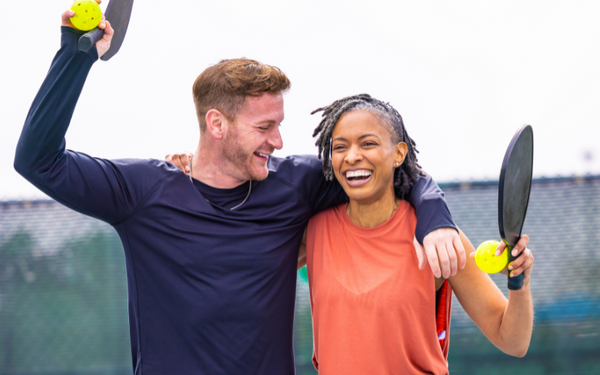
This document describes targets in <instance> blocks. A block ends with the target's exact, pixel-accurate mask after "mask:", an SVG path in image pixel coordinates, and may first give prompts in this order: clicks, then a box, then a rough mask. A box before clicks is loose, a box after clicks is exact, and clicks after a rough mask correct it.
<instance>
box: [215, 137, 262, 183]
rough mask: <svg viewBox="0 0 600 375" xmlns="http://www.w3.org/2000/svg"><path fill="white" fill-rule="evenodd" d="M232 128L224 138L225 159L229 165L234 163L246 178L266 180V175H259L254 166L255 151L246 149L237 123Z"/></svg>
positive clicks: (234, 166) (236, 168)
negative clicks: (236, 126) (236, 125)
mask: <svg viewBox="0 0 600 375" xmlns="http://www.w3.org/2000/svg"><path fill="white" fill-rule="evenodd" d="M230 129H231V130H230V131H229V132H228V134H227V137H226V138H225V139H224V140H223V142H224V146H225V148H224V150H223V156H224V157H225V160H227V162H228V163H229V165H232V166H233V168H235V170H237V172H239V173H240V174H241V175H242V176H243V177H244V178H245V179H246V180H253V181H260V180H264V179H265V178H266V176H264V177H263V176H260V175H257V174H256V173H255V172H254V170H253V168H252V167H253V165H252V161H253V155H254V151H247V150H245V149H244V147H243V145H242V142H241V141H240V137H239V134H238V131H237V129H236V128H235V125H234V127H231V128H230Z"/></svg>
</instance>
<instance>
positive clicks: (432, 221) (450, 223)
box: [415, 195, 458, 244]
mask: <svg viewBox="0 0 600 375" xmlns="http://www.w3.org/2000/svg"><path fill="white" fill-rule="evenodd" d="M416 215H417V226H416V228H415V237H416V238H417V241H419V243H420V244H423V240H424V239H425V236H427V235H428V234H429V233H430V232H432V231H434V230H436V229H439V228H454V229H455V230H456V231H458V229H457V227H456V224H455V223H454V220H453V219H452V215H451V214H450V209H448V205H447V204H446V200H445V199H444V198H443V197H442V196H439V195H435V196H429V197H425V198H424V199H423V200H422V201H421V203H420V204H419V207H418V208H417V210H416Z"/></svg>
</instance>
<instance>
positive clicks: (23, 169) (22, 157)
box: [13, 147, 35, 180]
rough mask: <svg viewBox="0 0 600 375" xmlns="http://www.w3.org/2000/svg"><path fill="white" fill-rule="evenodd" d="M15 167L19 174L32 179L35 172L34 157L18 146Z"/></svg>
mask: <svg viewBox="0 0 600 375" xmlns="http://www.w3.org/2000/svg"><path fill="white" fill-rule="evenodd" d="M13 167H14V168H15V171H17V173H18V174H20V175H21V176H23V177H24V178H25V179H27V180H31V178H32V177H33V176H34V174H35V163H34V160H33V158H31V157H29V156H28V155H27V153H25V152H23V151H22V150H20V148H19V147H17V151H16V152H15V160H14V162H13Z"/></svg>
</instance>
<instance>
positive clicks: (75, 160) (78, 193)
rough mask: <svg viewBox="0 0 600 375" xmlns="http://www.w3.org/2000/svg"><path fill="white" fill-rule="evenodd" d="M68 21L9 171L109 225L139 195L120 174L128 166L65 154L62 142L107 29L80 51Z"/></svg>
mask: <svg viewBox="0 0 600 375" xmlns="http://www.w3.org/2000/svg"><path fill="white" fill-rule="evenodd" d="M70 16H72V11H67V12H65V13H64V14H63V16H62V28H61V29H62V30H61V31H62V37H61V47H60V50H59V51H58V52H57V54H56V56H55V58H54V60H53V61H52V65H51V67H50V70H49V71H48V75H47V76H46V79H45V80H44V83H43V84H42V86H41V88H40V90H39V92H38V94H37V96H36V97H35V99H34V101H33V104H32V105H31V109H30V110H29V113H28V115H27V119H26V121H25V125H24V127H23V131H22V133H21V137H20V139H19V142H18V144H17V150H16V154H15V162H14V167H15V169H16V170H17V172H19V173H20V174H21V175H22V176H23V177H25V178H26V179H27V180H29V181H30V182H31V183H32V184H34V185H35V186H36V187H38V188H39V189H40V190H42V191H43V192H45V193H46V194H48V195H49V196H50V197H52V198H54V199H56V200H57V201H59V202H61V203H63V204H65V205H66V206H68V207H70V208H73V209H75V210H77V211H79V212H81V213H84V214H86V215H90V216H93V217H96V218H98V219H101V220H104V221H107V222H109V223H115V222H117V221H118V220H120V219H122V218H124V217H125V216H126V215H127V214H128V213H129V212H131V211H132V210H133V207H134V205H135V204H136V202H138V201H139V198H140V197H139V195H140V193H141V192H134V191H131V190H130V189H129V190H128V188H127V185H128V183H127V182H128V180H131V178H132V177H131V176H127V173H123V171H124V170H126V169H127V168H129V167H126V166H124V164H126V163H122V162H119V161H115V162H111V161H108V160H103V159H96V158H92V157H90V156H88V155H85V154H81V153H76V152H73V151H70V150H66V149H65V139H64V138H65V133H66V132H67V129H68V127H69V123H70V121H71V117H72V115H73V112H74V110H75V105H76V104H77V100H78V99H79V95H80V93H81V90H82V88H83V86H84V83H85V80H86V78H87V75H88V73H89V71H90V69H91V67H92V65H93V63H94V62H95V61H96V60H97V59H98V55H99V54H102V53H104V52H106V51H107V50H108V47H109V46H110V38H111V37H112V34H113V30H112V28H111V26H110V24H109V23H108V21H103V23H102V24H101V25H100V27H101V28H104V29H105V33H104V38H103V39H102V40H101V41H99V42H98V43H97V44H96V47H94V48H92V49H90V50H89V51H87V52H81V51H79V50H78V47H77V41H78V39H79V36H80V35H82V34H83V32H81V31H79V30H76V29H74V28H72V27H70V25H71V24H70V21H69V17H70ZM154 177H156V176H154ZM142 178H146V179H151V178H152V177H151V176H147V177H142ZM145 182H146V183H148V182H151V181H145ZM141 183H142V184H143V183H144V181H141Z"/></svg>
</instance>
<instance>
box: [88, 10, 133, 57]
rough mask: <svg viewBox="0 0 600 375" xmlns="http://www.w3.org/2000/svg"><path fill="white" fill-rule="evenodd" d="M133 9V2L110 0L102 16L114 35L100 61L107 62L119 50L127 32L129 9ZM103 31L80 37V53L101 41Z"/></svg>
mask: <svg viewBox="0 0 600 375" xmlns="http://www.w3.org/2000/svg"><path fill="white" fill-rule="evenodd" d="M132 8H133V0H110V3H108V7H106V12H104V16H105V17H106V19H107V20H108V21H110V24H111V26H112V28H113V29H114V31H115V33H114V35H113V38H112V40H111V43H110V48H109V49H108V51H106V53H105V54H104V55H102V57H101V59H102V60H104V61H108V60H109V59H110V58H111V57H113V56H114V55H115V54H116V53H117V52H118V51H119V48H121V45H122V44H123V40H124V39H125V33H126V32H127V26H128V25H129V18H130V17H131V9H132ZM103 35H104V31H103V30H102V29H100V28H95V29H94V30H92V31H90V32H88V33H86V34H85V35H83V36H81V38H80V39H79V49H80V50H81V51H87V50H89V49H90V48H92V46H94V45H95V44H96V42H97V41H99V40H100V39H102V36H103Z"/></svg>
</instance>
